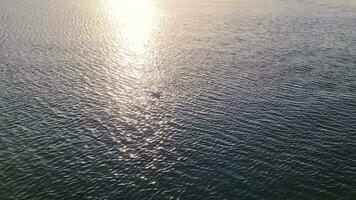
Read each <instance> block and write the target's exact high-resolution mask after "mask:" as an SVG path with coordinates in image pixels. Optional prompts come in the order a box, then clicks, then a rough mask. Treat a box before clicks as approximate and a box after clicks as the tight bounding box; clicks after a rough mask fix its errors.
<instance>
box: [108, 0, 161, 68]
mask: <svg viewBox="0 0 356 200" xmlns="http://www.w3.org/2000/svg"><path fill="white" fill-rule="evenodd" d="M106 7H107V9H108V10H109V15H110V17H111V21H112V23H113V26H116V28H115V29H116V31H117V34H118V38H119V43H120V46H121V47H122V49H124V50H125V54H126V55H125V56H123V57H124V58H125V62H126V63H127V64H129V65H135V66H136V67H137V66H142V65H144V64H145V62H146V61H147V59H148V57H149V56H150V55H148V54H149V52H150V49H149V48H150V47H151V46H152V35H153V31H154V27H155V26H156V23H157V17H158V11H157V9H156V8H155V6H154V5H153V4H152V1H151V0H106Z"/></svg>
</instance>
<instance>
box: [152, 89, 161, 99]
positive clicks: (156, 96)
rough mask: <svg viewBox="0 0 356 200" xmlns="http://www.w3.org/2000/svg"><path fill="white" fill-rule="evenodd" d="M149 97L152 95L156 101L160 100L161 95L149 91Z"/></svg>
mask: <svg viewBox="0 0 356 200" xmlns="http://www.w3.org/2000/svg"><path fill="white" fill-rule="evenodd" d="M151 95H152V96H153V97H154V98H156V99H159V98H161V93H160V92H153V91H151Z"/></svg>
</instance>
